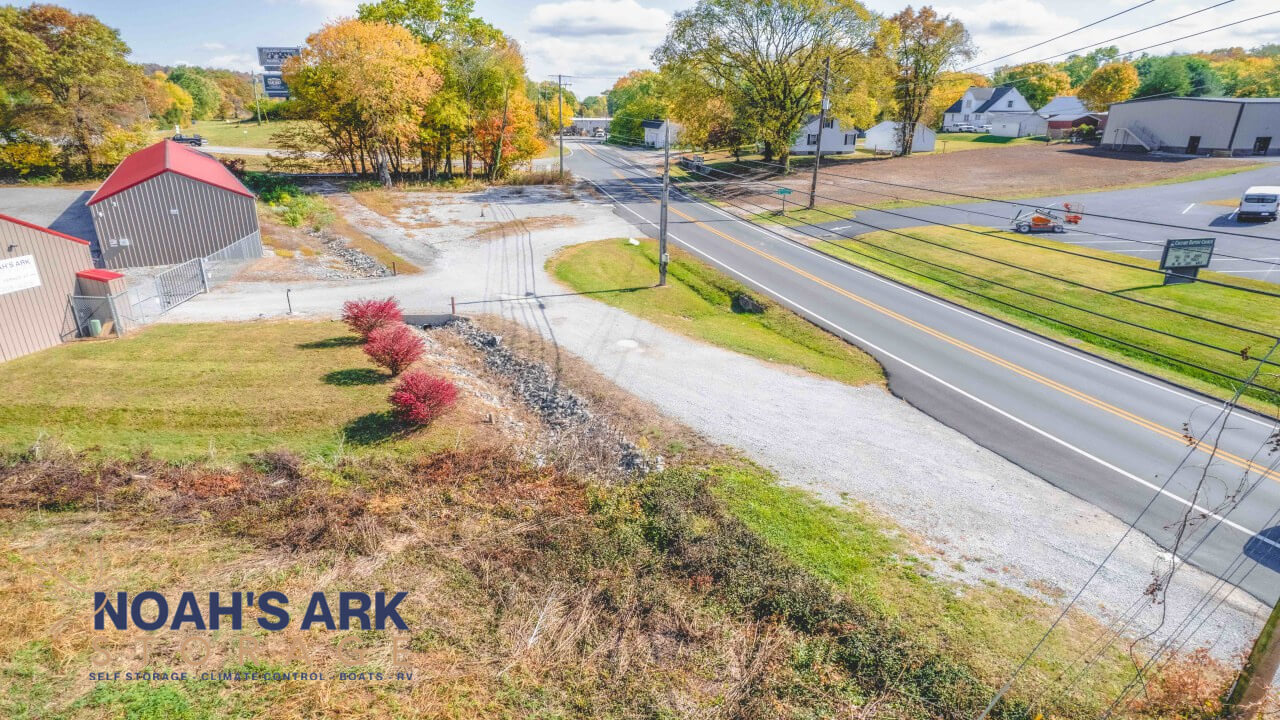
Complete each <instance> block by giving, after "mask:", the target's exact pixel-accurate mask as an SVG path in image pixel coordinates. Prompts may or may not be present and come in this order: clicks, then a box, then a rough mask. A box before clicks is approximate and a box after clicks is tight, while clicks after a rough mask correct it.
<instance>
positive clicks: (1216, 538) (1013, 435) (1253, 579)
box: [569, 143, 1280, 603]
mask: <svg viewBox="0 0 1280 720" xmlns="http://www.w3.org/2000/svg"><path fill="white" fill-rule="evenodd" d="M578 149H579V150H580V152H577V153H575V154H574V156H573V158H572V160H571V161H569V165H570V166H571V167H572V169H573V171H574V173H575V174H577V175H578V176H579V177H582V178H585V179H587V180H590V181H591V182H593V183H595V184H596V185H597V187H598V188H599V189H600V190H601V191H602V192H603V193H605V194H607V195H608V196H609V197H611V198H612V199H613V200H614V202H615V204H616V212H617V213H618V214H619V215H621V216H623V217H624V218H626V219H628V220H630V221H632V222H633V223H634V224H635V225H636V226H637V227H639V228H640V229H641V230H643V231H645V232H647V233H649V234H651V235H656V231H655V223H656V222H657V219H658V214H659V210H658V204H657V201H656V198H657V197H658V195H659V193H660V191H661V182H660V180H659V179H658V178H656V177H654V176H653V175H652V173H651V172H650V171H649V170H647V168H646V167H643V166H641V165H640V164H637V163H636V162H633V160H635V159H637V158H638V156H637V155H636V154H633V152H632V151H624V150H620V149H617V148H613V147H609V146H601V145H598V144H589V143H582V144H579V145H578ZM670 207H671V215H670V237H671V239H672V241H673V242H674V243H675V244H676V245H678V246H679V247H682V248H683V249H685V250H688V251H690V252H691V253H693V254H694V255H696V256H699V257H701V258H702V259H703V260H705V261H707V262H709V263H711V264H712V265H715V266H718V267H719V268H720V269H722V270H724V271H725V272H727V273H729V274H730V275H732V276H736V277H737V278H738V279H739V280H741V281H743V282H744V283H746V284H747V285H749V286H752V287H755V288H756V289H757V290H759V291H761V292H764V293H766V294H768V295H770V296H772V297H773V298H774V299H776V300H777V301H779V302H781V303H782V304H784V305H787V306H789V307H791V308H792V309H794V310H796V311H797V312H800V313H801V314H803V315H805V316H807V317H809V318H810V319H812V320H813V321H814V322H816V323H818V324H820V325H822V326H824V327H826V328H828V329H830V330H831V331H832V332H835V333H836V334H839V335H841V336H843V337H845V338H846V339H848V340H849V341H851V342H853V343H854V344H856V345H858V346H859V347H861V348H863V349H864V350H867V351H868V352H870V353H871V354H873V355H874V356H875V357H876V358H877V359H878V360H879V361H880V362H881V363H882V364H883V365H884V366H885V368H886V370H887V371H888V373H889V380H890V387H891V389H892V391H893V392H894V393H896V394H898V395H900V396H902V397H903V398H904V399H906V400H907V401H908V402H910V403H912V404H913V405H915V406H917V407H919V408H920V409H922V410H923V411H925V412H926V413H928V414H929V415H932V416H933V417H935V418H937V419H939V420H941V421H942V422H944V423H946V424H947V425H949V426H951V427H953V428H955V429H957V430H959V431H961V432H963V433H964V434H966V435H967V436H969V437H970V438H972V439H973V440H975V441H976V442H978V443H979V444H981V445H983V446H986V447H988V448H990V449H992V450H994V451H996V452H998V453H1000V454H1001V455H1003V456H1004V457H1006V458H1008V459H1009V460H1011V461H1013V462H1014V463H1016V464H1018V465H1020V466H1022V467H1024V468H1026V469H1028V470H1030V471H1032V472H1034V473H1036V474H1037V475H1039V476H1040V477H1042V478H1045V479H1046V480H1048V481H1049V482H1051V483H1053V484H1055V485H1057V486H1059V487H1061V488H1063V489H1064V490H1066V491H1068V492H1071V493H1072V494H1074V495H1076V496H1078V497H1081V498H1083V499H1085V500H1088V501H1089V502H1091V503H1093V504H1095V505H1096V506H1098V507H1100V508H1102V509H1104V510H1106V511H1108V512H1110V513H1112V514H1113V515H1115V516H1116V517H1118V518H1120V519H1121V520H1123V521H1126V522H1129V521H1132V520H1133V519H1134V518H1138V521H1137V524H1136V527H1137V529H1138V530H1140V531H1141V532H1144V533H1146V534H1147V535H1148V536H1150V537H1151V538H1152V539H1153V540H1155V541H1156V542H1157V543H1159V544H1160V545H1162V546H1163V547H1165V548H1171V547H1172V545H1173V541H1174V529H1175V528H1176V526H1177V525H1178V524H1179V522H1180V521H1181V520H1182V518H1183V517H1184V515H1186V514H1187V513H1188V512H1190V514H1191V516H1192V517H1193V518H1196V519H1198V522H1197V523H1196V524H1195V525H1194V532H1192V533H1190V534H1188V535H1187V537H1186V539H1185V540H1184V541H1183V543H1182V545H1181V546H1180V549H1179V556H1180V557H1181V558H1182V559H1184V560H1187V561H1189V562H1191V563H1192V564H1194V565H1196V566H1198V567H1200V568H1202V569H1204V570H1206V571H1208V572H1211V573H1214V574H1219V575H1220V574H1226V573H1228V572H1229V571H1230V576H1229V581H1230V582H1232V583H1233V584H1236V585H1238V586H1239V587H1242V588H1243V589H1245V590H1246V591H1248V592H1249V593H1251V594H1252V595H1254V596H1255V597H1257V598H1258V599H1259V600H1262V601H1263V602H1268V603H1270V602H1274V601H1275V600H1276V599H1277V597H1280V577H1277V575H1276V571H1277V570H1278V569H1280V545H1277V544H1276V542H1275V541H1273V540H1272V539H1271V538H1275V539H1277V540H1280V528H1276V527H1275V526H1277V525H1280V520H1278V519H1277V518H1278V517H1280V514H1278V513H1280V485H1277V482H1278V481H1280V473H1277V472H1276V471H1275V470H1274V469H1273V468H1269V467H1263V466H1264V465H1268V464H1275V463H1280V455H1277V454H1268V453H1267V452H1266V451H1265V450H1260V448H1262V447H1263V446H1264V445H1265V443H1266V441H1267V439H1268V437H1269V436H1270V435H1271V434H1272V433H1273V432H1274V431H1275V426H1274V424H1273V423H1271V422H1268V421H1267V420H1266V419H1265V418H1262V417H1259V416H1255V415H1252V414H1249V413H1246V412H1237V413H1235V414H1234V415H1232V416H1230V417H1229V418H1226V420H1227V422H1225V423H1222V422H1220V416H1219V414H1218V410H1219V408H1218V406H1216V405H1215V404H1214V403H1213V402H1211V401H1208V400H1206V399H1205V398H1203V397H1200V396H1198V395H1196V394H1194V393H1191V392H1188V391H1186V390H1183V389H1181V388H1178V387H1176V386H1173V385H1170V384H1167V383H1163V382H1160V381H1157V380H1153V379H1151V378H1149V377H1146V376H1144V375H1141V374H1139V373H1136V372H1134V371H1132V370H1128V369H1126V368H1123V367H1120V366H1117V365H1114V364H1111V363H1108V362H1105V361H1102V360H1099V359H1097V358H1095V357H1093V356H1091V355H1088V354H1085V353H1081V352H1079V351H1076V350H1073V349H1071V348H1069V347H1066V346H1063V345H1059V344H1057V343H1054V342H1051V341H1048V340H1045V339H1043V338H1040V337H1038V336H1035V335H1033V334H1031V333H1028V332H1025V331H1022V330H1019V329H1016V328H1013V327H1010V326H1008V325H1005V324H1003V323H1000V322H998V321H995V320H992V319H990V318H987V317H985V316H982V315H980V314H977V313H974V312H972V311H969V310H966V309H962V308H959V307H957V306H954V305H951V304H950V303H947V302H945V301H942V300H938V299H936V298H933V297H931V296H928V295H925V294H923V293H920V292H918V291H916V290H913V289H909V288H906V287H904V286H901V285H898V284H896V283H893V282H891V281H888V280H885V279H883V278H880V277H879V276H876V275H874V274H872V273H869V272H867V271H864V270H861V269H858V268H854V267H851V266H849V265H846V264H843V263H841V262H839V261H837V260H835V259H833V258H830V257H829V256H826V255H823V254H821V253H819V252H817V251H816V250H813V249H811V248H808V247H805V246H803V245H800V244H798V243H793V242H789V241H787V240H785V239H783V238H781V237H780V236H778V235H776V234H774V233H772V232H770V231H768V230H767V229H764V228H761V227H758V226H756V225H753V224H750V223H747V222H745V221H742V220H740V219H738V218H735V217H733V216H731V215H729V214H728V213H726V212H724V211H722V210H720V209H718V208H715V207H712V206H710V205H707V204H704V203H701V202H698V201H695V200H693V199H691V198H689V197H687V196H684V195H682V194H680V193H679V192H678V191H673V193H672V202H671V206H670ZM1188 429H1189V430H1190V432H1191V433H1192V434H1193V435H1196V436H1201V435H1202V434H1204V437H1205V440H1204V441H1202V442H1200V443H1199V444H1198V445H1196V447H1194V448H1192V447H1189V445H1188V443H1187V441H1186V440H1185V438H1184V433H1185V432H1186V431H1187V430H1188ZM917 452H921V453H928V452H929V448H927V447H921V448H918V449H917ZM1184 459H1185V463H1184V462H1183V461H1184ZM1255 463H1256V464H1255ZM1180 464H1181V465H1180ZM1202 478H1203V479H1204V481H1203V482H1202ZM1197 486H1199V494H1198V495H1197V494H1196V492H1197V490H1196V489H1197ZM1241 486H1243V487H1245V488H1250V489H1251V491H1250V492H1249V493H1248V494H1247V495H1244V497H1243V500H1242V501H1241V502H1239V503H1238V504H1235V505H1224V503H1225V502H1226V500H1227V498H1228V496H1231V495H1237V496H1238V495H1240V494H1241V493H1240V489H1239V488H1240V487H1241ZM1144 508H1146V511H1145V512H1143V510H1144ZM1272 528H1274V529H1272ZM1259 533H1262V535H1258V534H1259ZM1272 533H1277V534H1275V535H1273V534H1272ZM1117 539H1118V538H1117ZM1242 556H1243V559H1242ZM1259 560H1260V561H1261V563H1259V562H1258V561H1259Z"/></svg>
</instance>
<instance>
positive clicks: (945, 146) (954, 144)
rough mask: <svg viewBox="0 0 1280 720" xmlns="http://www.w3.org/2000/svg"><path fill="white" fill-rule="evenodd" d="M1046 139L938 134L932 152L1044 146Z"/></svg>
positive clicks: (971, 134)
mask: <svg viewBox="0 0 1280 720" xmlns="http://www.w3.org/2000/svg"><path fill="white" fill-rule="evenodd" d="M1046 139H1047V138H1045V136H1043V135H1037V136H1034V137H1018V138H1012V137H1000V136H999V135H990V134H988V133H938V142H937V144H936V145H935V146H934V149H933V151H934V152H935V153H941V152H956V151H959V150H990V149H991V148H1001V147H1010V146H1012V145H1044V144H1045V140H1046Z"/></svg>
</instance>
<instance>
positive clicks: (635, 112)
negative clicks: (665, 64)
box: [606, 70, 705, 144]
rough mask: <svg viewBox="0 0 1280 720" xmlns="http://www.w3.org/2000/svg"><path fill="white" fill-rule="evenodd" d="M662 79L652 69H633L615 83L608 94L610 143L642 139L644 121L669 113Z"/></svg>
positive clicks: (624, 142)
mask: <svg viewBox="0 0 1280 720" xmlns="http://www.w3.org/2000/svg"><path fill="white" fill-rule="evenodd" d="M661 82H662V78H661V76H659V74H658V73H657V72H655V71H653V70H632V71H631V72H629V73H627V74H626V75H623V76H622V77H620V78H618V79H617V81H616V82H614V84H613V88H612V89H611V90H609V93H608V95H607V96H606V104H607V106H608V110H609V115H610V117H612V118H613V120H611V121H610V122H609V138H610V142H620V143H622V144H629V143H637V142H640V141H642V140H643V139H644V129H643V128H641V127H640V123H641V122H643V121H645V120H654V119H658V118H664V117H666V116H667V115H668V114H669V113H670V111H671V108H670V107H669V106H668V104H667V101H666V100H665V99H664V98H663V97H662V87H661ZM700 89H701V88H700ZM703 99H704V100H705V97H704V98H703Z"/></svg>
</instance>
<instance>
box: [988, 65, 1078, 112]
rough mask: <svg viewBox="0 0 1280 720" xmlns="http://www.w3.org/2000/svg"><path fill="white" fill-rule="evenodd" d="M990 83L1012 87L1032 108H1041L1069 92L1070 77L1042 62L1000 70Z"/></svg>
mask: <svg viewBox="0 0 1280 720" xmlns="http://www.w3.org/2000/svg"><path fill="white" fill-rule="evenodd" d="M992 82H994V83H995V84H996V85H1012V86H1014V87H1015V88H1017V89H1018V92H1019V93H1021V94H1022V97H1024V98H1026V99H1027V102H1028V103H1030V104H1031V107H1032V108H1042V107H1044V106H1045V105H1047V104H1049V101H1050V100H1052V99H1054V98H1055V97H1057V96H1058V95H1066V94H1067V93H1069V92H1070V91H1071V77H1070V76H1069V75H1067V74H1066V73H1065V72H1063V71H1061V70H1058V69H1055V68H1054V67H1053V66H1052V65H1050V64H1048V63H1042V62H1037V63H1027V64H1026V65H1016V66H1013V67H1006V68H1000V69H999V70H997V71H996V74H995V77H994V78H992Z"/></svg>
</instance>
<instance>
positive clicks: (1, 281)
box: [0, 255, 40, 295]
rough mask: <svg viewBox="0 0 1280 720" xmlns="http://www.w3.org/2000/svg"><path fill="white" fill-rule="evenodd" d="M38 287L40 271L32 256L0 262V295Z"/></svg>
mask: <svg viewBox="0 0 1280 720" xmlns="http://www.w3.org/2000/svg"><path fill="white" fill-rule="evenodd" d="M37 287H40V269H39V268H37V267H36V258H35V256H34V255H19V256H18V257H13V258H6V259H3V260H0V295H7V294H9V293H15V292H18V291H19V290H29V289H31V288H37Z"/></svg>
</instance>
